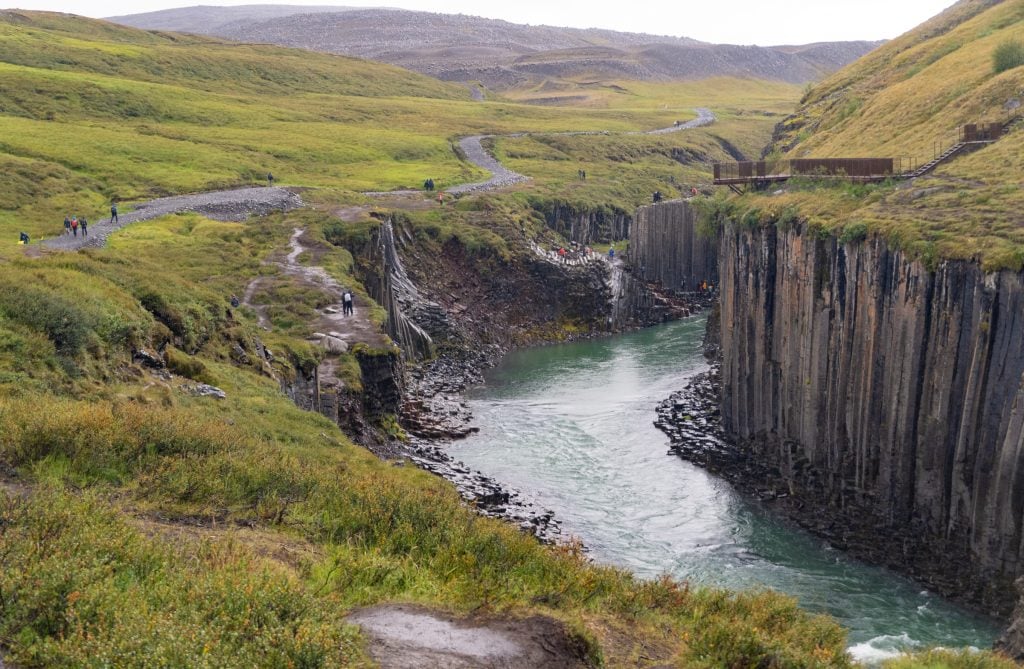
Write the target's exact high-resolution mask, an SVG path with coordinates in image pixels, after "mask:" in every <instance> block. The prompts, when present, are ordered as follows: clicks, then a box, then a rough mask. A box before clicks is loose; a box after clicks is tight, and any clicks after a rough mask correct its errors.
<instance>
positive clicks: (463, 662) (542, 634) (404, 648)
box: [348, 605, 589, 669]
mask: <svg viewBox="0 0 1024 669" xmlns="http://www.w3.org/2000/svg"><path fill="white" fill-rule="evenodd" d="M348 622H350V623H353V624H356V625H359V626H360V627H361V628H362V631H363V634H364V635H365V636H366V637H367V638H369V640H370V655H371V656H372V657H373V659H374V660H375V661H377V662H378V663H380V667H381V669H527V668H529V669H584V668H585V667H587V666H589V665H588V664H587V663H586V662H585V661H584V659H583V658H584V656H585V655H584V649H583V648H582V646H581V644H579V643H578V642H576V641H574V640H573V639H572V638H571V637H570V635H569V634H568V633H567V632H566V629H565V626H564V625H563V624H562V623H560V622H558V621H556V620H553V619H551V618H545V617H543V616H533V617H531V618H524V619H522V620H515V619H508V618H504V619H479V620H467V619H459V618H455V617H452V616H449V615H446V614H442V613H438V612H434V611H429V610H427V609H423V608H420V607H416V606H406V605H384V606H377V607H373V608H368V609H362V610H359V611H356V612H355V613H353V614H352V615H350V616H349V617H348Z"/></svg>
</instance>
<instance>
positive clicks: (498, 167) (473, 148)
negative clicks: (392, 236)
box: [376, 107, 716, 195]
mask: <svg viewBox="0 0 1024 669" xmlns="http://www.w3.org/2000/svg"><path fill="white" fill-rule="evenodd" d="M695 111H696V112H697V118H695V119H693V120H690V121H687V122H686V123H677V124H675V125H672V126H669V127H668V128H658V129H657V130H646V131H636V132H623V133H610V132H606V131H600V130H580V131H576V132H545V133H531V132H519V133H513V134H510V135H471V136H469V137H463V138H462V139H461V140H459V148H460V149H461V150H462V153H463V155H464V156H466V160H468V161H469V162H471V163H473V164H474V165H476V166H477V167H479V168H481V169H483V170H487V171H488V172H490V174H491V178H490V179H488V180H487V181H480V182H478V183H470V184H460V185H458V186H452V187H451V188H449V189H448V191H447V192H448V193H451V194H452V195H463V194H465V193H473V192H478V191H488V190H495V189H498V188H504V187H506V186H512V185H515V184H517V183H522V182H524V181H529V180H530V177H528V176H525V175H522V174H519V173H518V172H513V171H512V170H510V169H508V168H507V167H505V166H504V165H502V164H501V163H500V162H499V161H498V159H497V158H495V157H494V156H493V155H492V154H490V153H489V152H488V151H487V149H485V148H484V146H483V141H484V140H485V139H493V138H495V137H541V136H543V137H578V136H585V135H611V134H622V135H667V134H670V133H673V132H680V131H682V130H692V129H694V128H700V127H703V126H706V125H710V124H712V123H714V122H715V120H716V119H715V115H714V113H713V112H712V111H711V110H710V109H708V108H706V107H698V108H697V109H696V110H695ZM410 192H412V193H418V192H420V191H410ZM376 195H380V194H379V193H378V194H376Z"/></svg>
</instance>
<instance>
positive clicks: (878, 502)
mask: <svg viewBox="0 0 1024 669" xmlns="http://www.w3.org/2000/svg"><path fill="white" fill-rule="evenodd" d="M720 274H721V277H722V283H721V346H722V360H723V362H722V419H723V426H724V428H725V431H726V433H727V434H728V435H729V436H731V437H732V438H734V439H736V440H738V441H739V443H740V444H741V445H742V446H743V447H744V449H745V451H746V452H747V453H748V455H749V457H750V458H751V459H752V460H753V461H756V462H757V463H758V465H759V466H760V467H762V468H763V472H764V475H765V477H766V479H768V480H766V481H765V483H764V486H765V487H766V488H767V487H774V488H775V489H776V490H777V491H778V492H779V496H785V497H788V498H790V500H793V499H796V500H798V501H797V502H796V503H795V504H793V505H792V506H793V507H794V508H801V507H802V508H803V514H804V516H805V518H806V517H808V516H810V515H813V516H816V517H817V520H815V521H814V522H813V523H812V525H814V526H815V527H816V529H819V530H822V531H823V533H825V534H826V535H829V536H830V537H831V538H835V539H837V541H836V542H837V543H840V544H843V545H844V547H848V548H850V549H851V550H852V551H853V552H854V553H857V554H861V555H865V556H868V557H871V558H873V559H874V560H876V561H880V562H883V563H888V564H890V565H892V566H894V567H897V568H899V569H901V570H902V571H904V572H909V573H910V574H911V575H914V576H916V577H918V578H919V579H921V580H924V581H925V582H927V583H929V584H931V585H932V586H933V587H935V588H936V589H938V590H939V591H941V592H943V593H945V594H947V595H952V596H956V597H960V598H963V599H966V600H969V601H972V602H974V603H975V604H980V605H982V606H984V607H985V608H986V609H987V610H989V611H991V612H995V613H999V614H1006V613H1008V612H1009V609H1010V607H1011V606H1012V603H1013V589H1012V587H1010V586H1011V584H1012V582H1013V580H1014V579H1015V578H1016V577H1017V576H1020V575H1021V574H1022V573H1024V526H1022V522H1024V384H1022V375H1024V275H1022V274H1019V273H1014V272H1009V271H1003V272H995V273H985V272H983V271H982V269H981V268H980V267H979V266H978V265H976V264H974V263H971V262H953V261H950V262H944V263H942V264H940V265H938V267H936V268H935V269H934V270H932V269H930V268H928V267H926V266H925V265H924V264H922V263H921V262H920V261H917V260H914V259H913V258H911V257H909V256H908V255H907V254H906V253H904V252H902V251H899V250H894V249H891V248H889V247H888V246H887V245H886V243H885V242H884V241H882V240H880V239H874V238H872V239H868V240H864V241H860V242H854V243H850V244H847V245H842V244H840V243H839V242H838V241H837V240H836V239H835V238H822V237H821V236H819V235H817V234H812V233H804V232H802V231H801V230H800V229H791V230H788V231H781V230H778V229H776V228H774V227H767V228H759V229H754V230H751V229H748V228H741V227H739V226H731V227H727V228H726V229H725V230H724V231H723V233H722V235H721V240H720ZM812 507H813V508H812Z"/></svg>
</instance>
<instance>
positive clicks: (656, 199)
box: [652, 190, 661, 203]
mask: <svg viewBox="0 0 1024 669" xmlns="http://www.w3.org/2000/svg"><path fill="white" fill-rule="evenodd" d="M652 199H653V200H654V202H655V203H658V202H661V191H660V190H656V191H654V195H653V196H652Z"/></svg>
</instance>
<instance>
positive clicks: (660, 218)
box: [627, 200, 718, 292]
mask: <svg viewBox="0 0 1024 669" xmlns="http://www.w3.org/2000/svg"><path fill="white" fill-rule="evenodd" d="M717 247H718V241H717V240H716V239H714V238H711V237H705V236H702V235H701V234H699V233H698V231H697V217H696V213H695V212H694V210H693V207H691V206H690V204H689V203H688V202H686V201H684V200H673V201H670V202H662V203H659V204H654V205H649V206H647V207H641V208H640V209H637V212H636V221H635V222H634V223H633V231H632V233H631V234H630V237H629V253H628V255H627V259H628V260H629V264H630V266H631V268H632V271H633V274H634V275H635V276H636V277H637V278H639V279H640V280H642V281H646V282H649V283H655V284H658V285H660V286H661V287H662V288H664V289H665V290H669V291H684V292H686V291H693V290H695V289H696V288H697V287H698V286H699V285H700V283H701V282H702V281H708V282H711V283H714V284H715V285H718V252H717Z"/></svg>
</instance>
